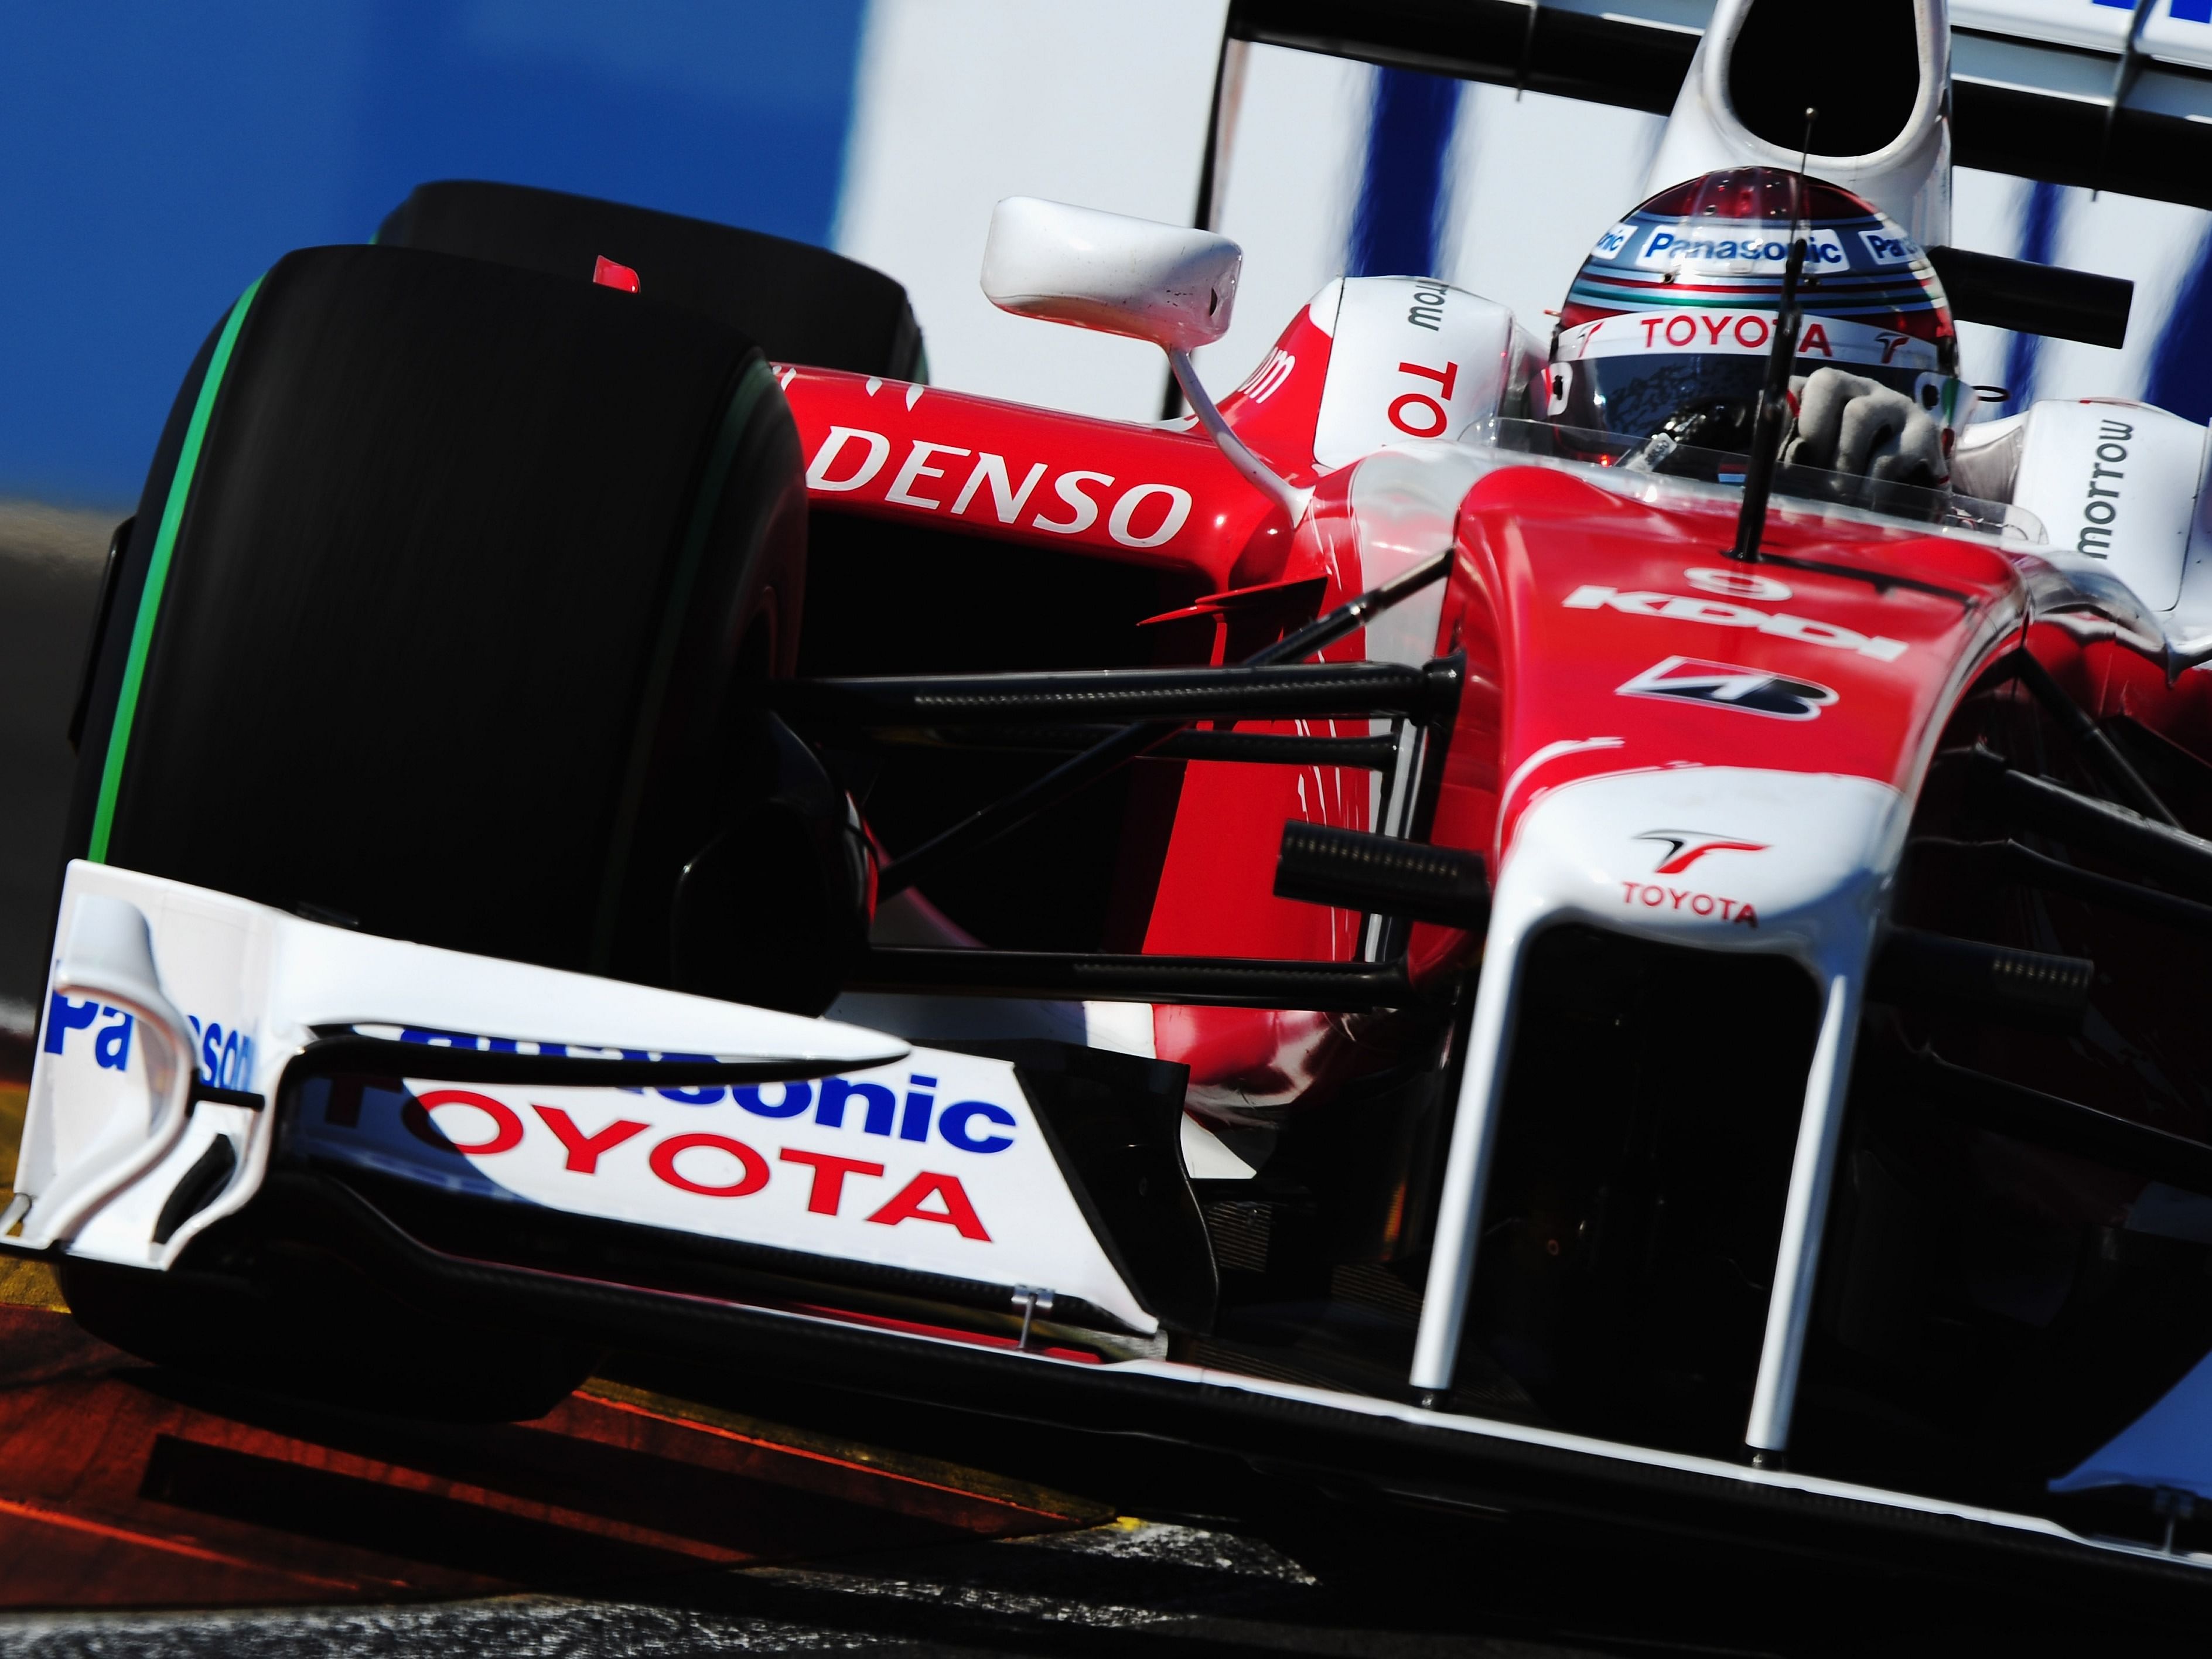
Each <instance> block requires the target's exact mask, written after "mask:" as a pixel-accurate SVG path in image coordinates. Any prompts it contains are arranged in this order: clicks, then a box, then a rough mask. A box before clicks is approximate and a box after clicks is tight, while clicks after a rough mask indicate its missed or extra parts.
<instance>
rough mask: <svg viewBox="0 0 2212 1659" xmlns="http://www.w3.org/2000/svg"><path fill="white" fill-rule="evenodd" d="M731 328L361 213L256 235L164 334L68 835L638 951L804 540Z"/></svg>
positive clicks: (377, 915)
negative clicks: (226, 280) (259, 265)
mask: <svg viewBox="0 0 2212 1659" xmlns="http://www.w3.org/2000/svg"><path fill="white" fill-rule="evenodd" d="M805 511H806V507H805V487H804V483H803V481H802V479H801V477H800V472H799V442H798V435H797V431H796V428H794V427H793V423H792V420H791V414H790V410H789V409H788V408H787V406H786V404H784V401H783V398H782V394H781V391H780V390H779V389H778V387H777V386H776V385H775V379H774V376H773V374H771V373H770V371H769V367H768V364H767V362H766V361H765V359H764V358H763V355H762V353H761V351H760V349H759V348H758V347H757V346H756V345H755V344H754V343H752V342H751V341H750V339H748V338H747V337H745V336H744V335H741V334H739V333H738V332H737V331H735V330H733V329H731V328H729V327H727V326H726V325H722V324H720V323H717V322H714V321H713V320H712V319H708V318H706V317H703V316H701V315H699V314H697V313H693V312H690V311H686V310H684V309H682V308H680V307H674V306H669V305H663V304H658V303H655V302H653V301H651V300H649V299H646V298H641V297H640V296H638V295H630V294H626V293H621V292H617V291H616V290H613V289H605V288H598V287H594V286H592V284H590V283H568V282H562V281H559V280H557V279H556V278H554V277H550V276H542V275H540V274H538V273H536V272H532V271H527V270H517V269H513V268H512V267H507V266H501V265H495V264H487V263H484V262H483V261H480V260H474V259H464V258H454V257H452V256H449V255H445V254H438V253H427V252H418V251H416V250H412V249H404V248H386V247H334V248H313V249H308V250H306V251H303V252H298V253H294V254H291V255H289V256H287V257H286V258H284V259H283V260H281V261H280V262H279V263H278V264H276V266H275V268H274V269H272V270H270V272H269V273H268V274H267V276H264V278H263V279H262V280H261V281H260V282H259V283H257V284H256V285H255V286H254V288H253V289H249V290H248V292H247V293H246V295H245V296H244V297H243V298H242V299H240V301H239V302H238V304H237V306H236V307H234V308H233V310H232V312H231V313H230V314H229V316H228V319H226V320H225V322H224V323H223V325H222V326H221V327H220V328H219V329H218V330H217V331H216V335H215V336H214V337H213V338H212V339H211V340H210V343H209V346H208V347H207V348H206V349H204V350H203V351H202V353H201V356H200V359H199V361H198V362H197V363H195V364H194V366H193V369H192V372H191V376H190V377H189V378H188V379H187V380H186V382H185V388H184V391H183V392H182V393H181V394H180V396H179V398H178V401H177V404H176V407H175V409H174V410H173V413H172V415H171V417H170V421H169V428H168V431H167V433H166V434H165V435H164V437H163V439H162V442H161V449H160V451H159V453H158V454H157V456H156V458H155V465H154V467H153V470H152V471H151V473H150V475H149V478H148V482H147V486H146V492H145V495H143V498H142V500H141V503H140V508H139V512H138V514H137V520H136V523H135V525H134V526H133V529H132V532H131V536H130V538H129V542H128V545H127V546H126V547H125V550H124V554H123V556H122V559H121V561H120V563H119V566H118V572H117V578H116V583H115V592H114V597H113V600H112V606H111V614H110V616H109V617H108V621H107V626H106V630H105V632H104V634H103V635H102V637H101V639H100V646H99V651H98V654H97V657H96V659H95V666H94V671H93V675H92V681H91V695H90V697H89V699H88V710H87V718H86V720H85V731H84V737H83V740H82V744H81V747H80V750H79V770H78V777H77V785H76V793H75V798H74V801H73V812H72V823H71V836H70V852H71V853H72V854H76V855H79V856H84V857H88V858H91V859H93V860H95V861H106V862H112V863H115V864H119V865H123V866H128V867H130V868H131V869H135V870H142V871H145V872H149V873H150V874H154V875H159V876H167V877H171V878H174V879H177V880H179V881H185V882H191V883H193V884H197V885H200V886H205V887H212V888H216V889H217V890H221V891H223V892H227V893H234V894H238V895H240V896H244V897H246V898H251V899H256V900H258V901H260V902H264V903H267V904H271V905H276V906H278V907H280V908H286V909H290V910H294V911H296V912H298V913H300V914H302V915H310V916H313V917H316V918H319V919H323V920H332V921H340V922H342V923H344V924H346V925H352V926H357V927H361V928H362V929H363V930H365V931H367V932H369V933H380V934H383V935H386V936H387V937H391V938H397V939H413V940H417V941H420V942H422V943H425V944H430V945H446V946H449V947H451V948H453V949H456V950H462V951H475V952H478V953H481V954H483V955H488V956H496V957H510V958H513V959H515V960H518V961H524V962H533V963H544V964H546V965H548V966H551V967H556V968H565V969H576V970H580V971H584V972H591V973H600V974H608V975H615V976H617V977H620V978H627V979H633V980H639V981H646V982H649V983H662V984H665V983H668V982H670V981H671V975H672V966H671V951H672V943H671V940H672V934H673V931H674V918H673V914H672V907H673V904H674V902H675V896H676V893H677V890H678V884H679V882H680V880H681V878H682V875H683V872H684V868H685V867H686V866H687V865H688V864H689V863H690V861H691V860H693V858H695V857H696V855H697V854H699V853H700V852H701V850H702V849H703V848H706V847H707V846H708V844H709V843H710V842H714V840H715V838H716V837H717V836H719V835H720V834H721V833H722V831H723V830H724V829H726V827H727V825H728V823H730V822H731V821H732V818H733V817H735V816H736V815H737V814H738V811H739V810H740V809H741V808H742V807H743V806H744V801H743V800H742V799H740V797H741V795H742V793H743V792H744V790H745V788H746V787H748V786H747V784H746V782H745V780H744V775H743V773H744V768H743V765H742V754H743V751H744V750H745V748H746V747H747V743H748V740H749V734H750V732H751V730H752V727H753V726H754V725H755V724H757V718H758V716H757V713H756V711H755V710H754V709H753V708H751V707H750V703H749V702H748V700H747V698H746V696H744V690H743V689H744V685H745V684H747V683H748V682H749V681H751V680H754V679H757V678H758V677H760V676H763V675H770V674H780V673H788V672H790V671H791V669H792V666H793V663H794V661H795V659H796V653H797V648H798V640H799V613H800V607H801V603H802V598H803V590H804V585H805Z"/></svg>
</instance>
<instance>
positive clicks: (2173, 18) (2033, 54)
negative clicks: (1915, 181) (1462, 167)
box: [1200, 0, 2212, 223]
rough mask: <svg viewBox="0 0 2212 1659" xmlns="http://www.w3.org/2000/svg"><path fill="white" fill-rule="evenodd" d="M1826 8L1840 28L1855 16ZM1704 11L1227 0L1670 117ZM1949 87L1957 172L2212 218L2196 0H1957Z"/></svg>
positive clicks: (1268, 32)
mask: <svg viewBox="0 0 2212 1659" xmlns="http://www.w3.org/2000/svg"><path fill="white" fill-rule="evenodd" d="M1787 3H1789V4H1790V5H1792V6H1803V7H1804V8H1805V9H1806V10H1807V11H1808V12H1809V11H1812V10H1813V9H1814V7H1813V6H1812V4H1811V3H1810V0H1787ZM1826 9H1827V11H1828V13H1829V15H1831V16H1832V18H1833V19H1834V20H1835V21H1836V23H1837V24H1838V27H1843V26H1847V24H1848V21H1849V18H1850V14H1851V12H1852V10H1853V8H1852V7H1851V6H1850V4H1849V3H1847V0H1830V3H1829V5H1828V7H1827V8H1826ZM1712 12H1713V4H1712V0H1231V5H1230V9H1229V22H1228V31H1227V33H1228V39H1229V40H1231V41H1238V40H1244V41H1252V42H1255V43H1260V44H1265V45H1271V46H1291V47H1297V48H1298V49H1301V50H1304V51H1307V52H1326V53H1328V54H1331V55H1333V56H1336V57H1343V58H1358V59H1361V60H1363V61H1365V62H1368V63H1372V64H1383V65H1387V66H1390V67H1394V68H1400V69H1413V70H1428V71H1430V72H1431V73H1435V74H1440V75H1455V76H1461V77H1462V78H1463V79H1467V80H1470V81H1483V82H1490V83H1492V84H1493V85H1499V86H1510V87H1514V88H1521V89H1523V90H1526V91H1529V92H1541V93H1548V94H1553V95H1555V96H1558V97H1562V98H1577V99H1582V100H1586V101H1589V102H1592V103H1600V104H1614V105H1620V106H1625V107H1626V108H1630V109H1640V110H1648V111H1650V112H1652V113H1654V114H1659V115H1664V114H1666V113H1668V112H1669V111H1671V110H1672V109H1673V108H1674V101H1675V98H1676V96H1677V94H1679V93H1680V90H1681V88H1682V82H1683V77H1684V76H1685V74H1686V72H1687V70H1688V69H1689V66H1690V59H1691V58H1692V54H1693V53H1694V52H1696V50H1697V47H1698V43H1699V40H1700V39H1701V38H1702V36H1703V34H1704V32H1705V25H1706V23H1707V21H1709V20H1710V19H1711V15H1712ZM1951 79H1952V108H1951V133H1952V143H1953V156H1954V160H1955V161H1956V162H1957V164H1958V165H1959V166H1960V167H1978V168H1982V169H1984V170H1986V171H1989V172H1993V173H2013V174H2016V175H2018V176H2020V177H2022V178H2027V179H2041V180H2044V181H2046V182H2048V183H2051V184H2057V185H2083V186H2087V188H2089V189H2093V190H2112V191H2124V192H2126V193H2127V194H2129V195H2132V196H2143V197H2151V198H2153V199H2154V200H2159V201H2166V202H2177V203H2181V204H2185V205H2188V206H2191V207H2199V208H2212V4H2208V3H2206V0H2143V3H2141V4H2138V5H2134V6H2130V5H2128V4H2125V3H2120V4H2114V3H2112V0H1955V3H1954V5H1953V6H1952V8H1951ZM1211 179H1212V169H1211V168H1209V169H1208V170H1207V182H1208V184H1209V185H1210V182H1211ZM1210 206H1211V204H1210V203H1206V202H1201V203H1200V209H1201V217H1200V223H1206V222H1208V219H1207V218H1206V216H1205V212H1206V210H1207V209H1208V208H1210Z"/></svg>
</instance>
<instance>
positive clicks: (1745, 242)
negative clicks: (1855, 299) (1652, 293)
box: [1636, 225, 1850, 270]
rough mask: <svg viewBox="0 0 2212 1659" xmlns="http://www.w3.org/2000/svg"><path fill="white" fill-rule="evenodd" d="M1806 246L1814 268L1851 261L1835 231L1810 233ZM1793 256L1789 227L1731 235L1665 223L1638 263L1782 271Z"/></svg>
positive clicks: (1654, 267) (1807, 258)
mask: <svg viewBox="0 0 2212 1659" xmlns="http://www.w3.org/2000/svg"><path fill="white" fill-rule="evenodd" d="M1805 244H1806V246H1805V264H1806V266H1807V268H1808V269H1820V268H1826V267H1835V268H1838V269H1840V268H1842V267H1843V266H1844V265H1847V264H1850V260H1849V259H1848V258H1846V257H1845V256H1844V245H1843V242H1842V240H1841V239H1839V238H1838V236H1837V234H1836V233H1835V232H1834V231H1832V230H1814V231H1808V232H1807V233H1806V238H1805ZM1789 258H1790V228H1789V227H1788V226H1786V225H1753V226H1744V227H1741V228H1738V229H1737V230H1736V231H1735V234H1731V235H1726V236H1723V235H1718V234H1715V233H1714V232H1713V231H1711V230H1705V229H1695V230H1692V229H1686V228H1682V227H1680V226H1674V225H1662V226H1660V227H1659V228H1657V229H1656V230H1654V231H1653V232H1652V233H1651V234H1650V236H1648V237H1646V238H1645V239H1644V252H1641V253H1639V254H1638V255H1637V256H1636V263H1637V264H1638V265H1639V266H1641V267H1643V268H1644V269H1645V270H1660V269H1662V268H1664V267H1666V266H1669V265H1726V266H1730V267H1734V268H1737V269H1742V268H1745V267H1749V268H1750V269H1752V270H1759V269H1761V268H1763V267H1769V266H1771V267H1772V268H1773V269H1775V270H1780V269H1781V268H1782V266H1783V265H1784V264H1786V263H1788V261H1789Z"/></svg>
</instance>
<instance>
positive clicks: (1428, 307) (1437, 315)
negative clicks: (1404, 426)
mask: <svg viewBox="0 0 2212 1659" xmlns="http://www.w3.org/2000/svg"><path fill="white" fill-rule="evenodd" d="M1449 293H1450V290H1449V289H1447V288H1445V287H1444V285H1443V283H1431V284H1430V285H1428V286H1427V287H1425V288H1417V289H1414V290H1413V304H1412V305H1411V306H1409V307H1407V309H1406V320H1407V322H1408V323H1410V324H1412V325H1413V326H1414V327H1415V328H1425V329H1426V330H1428V331H1429V332H1430V333H1431V334H1435V333H1437V332H1439V331H1441V330H1442V329H1443V325H1444V301H1445V298H1446V296H1447V295H1449ZM1444 396H1445V397H1447V398H1449V397H1450V396H1451V393H1450V392H1449V391H1447V392H1445V393H1444Z"/></svg>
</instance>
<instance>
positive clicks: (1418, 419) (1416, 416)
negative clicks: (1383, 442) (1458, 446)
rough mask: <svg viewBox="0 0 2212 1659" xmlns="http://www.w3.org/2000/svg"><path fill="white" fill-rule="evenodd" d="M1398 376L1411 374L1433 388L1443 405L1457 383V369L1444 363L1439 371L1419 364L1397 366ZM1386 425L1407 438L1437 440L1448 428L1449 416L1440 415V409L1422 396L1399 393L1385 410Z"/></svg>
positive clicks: (1420, 394) (1442, 409) (1435, 399)
mask: <svg viewBox="0 0 2212 1659" xmlns="http://www.w3.org/2000/svg"><path fill="white" fill-rule="evenodd" d="M1398 372H1399V373H1400V374H1411V375H1413V376H1415V377H1416V378H1418V379H1420V380H1433V381H1435V382H1436V384H1437V396H1438V397H1441V398H1443V400H1444V402H1445V403H1449V401H1450V400H1451V395H1452V388H1453V386H1456V385H1457V384H1458V383H1459V365H1458V364H1457V363H1446V364H1445V365H1444V366H1443V368H1428V367H1427V366H1426V365H1425V364H1422V363H1401V364H1399V365H1398ZM1389 416H1390V424H1391V425H1392V426H1395V427H1396V428H1398V430H1399V431H1401V432H1402V433H1404V434H1405V435H1407V437H1409V438H1441V437H1443V435H1444V433H1445V432H1446V430H1447V429H1448V428H1449V427H1450V426H1451V416H1449V415H1447V414H1445V413H1444V405H1443V403H1439V402H1437V398H1431V396H1430V395H1429V394H1428V393H1427V392H1402V393H1401V394H1400V395H1399V396H1398V397H1396V398H1393V399H1392V400H1391V403H1390V409H1389Z"/></svg>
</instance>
